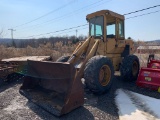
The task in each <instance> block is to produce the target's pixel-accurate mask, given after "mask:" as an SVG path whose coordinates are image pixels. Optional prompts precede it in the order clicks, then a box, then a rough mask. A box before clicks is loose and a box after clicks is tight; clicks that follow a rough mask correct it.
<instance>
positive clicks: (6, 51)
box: [0, 42, 160, 67]
mask: <svg viewBox="0 0 160 120" xmlns="http://www.w3.org/2000/svg"><path fill="white" fill-rule="evenodd" d="M140 45H143V46H145V45H146V46H147V44H145V43H144V42H142V43H139V45H138V46H140ZM76 46H77V45H75V44H69V45H63V43H62V42H56V43H55V44H54V45H53V44H51V43H46V44H45V45H44V44H43V45H42V44H41V45H40V46H39V47H38V48H32V47H30V46H27V47H26V48H14V47H9V48H7V47H5V46H3V45H0V59H6V58H12V57H21V56H51V57H52V59H53V61H55V60H57V59H58V58H59V57H61V56H64V55H70V54H71V53H72V52H73V51H74V49H75V48H76ZM153 53H154V51H151V50H146V51H145V53H141V54H139V53H137V52H136V51H135V55H137V56H138V58H139V61H140V65H141V67H144V66H146V65H147V60H148V56H149V54H153ZM155 58H156V59H160V54H155Z"/></svg>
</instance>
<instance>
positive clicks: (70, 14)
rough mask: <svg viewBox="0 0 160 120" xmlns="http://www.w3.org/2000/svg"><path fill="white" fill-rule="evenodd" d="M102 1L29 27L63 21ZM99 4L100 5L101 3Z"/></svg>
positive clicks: (100, 0)
mask: <svg viewBox="0 0 160 120" xmlns="http://www.w3.org/2000/svg"><path fill="white" fill-rule="evenodd" d="M102 1H104V0H99V1H97V2H94V3H92V4H89V5H86V6H84V7H82V8H80V9H77V10H74V11H73V12H69V13H68V14H65V15H62V16H59V17H57V18H53V19H50V20H47V21H45V22H42V23H39V24H36V25H32V26H30V27H39V26H41V25H44V24H46V23H49V22H53V21H56V20H58V21H59V20H61V19H64V18H66V17H69V16H72V15H74V14H75V13H76V12H78V11H81V10H83V9H85V8H88V7H90V6H93V5H95V4H97V3H100V2H102ZM109 1H112V0H108V1H106V2H109ZM106 2H103V4H104V3H106ZM101 4H102V3H101ZM101 4H99V5H101ZM99 5H96V6H99ZM96 6H95V7H96ZM92 8H93V7H92Z"/></svg>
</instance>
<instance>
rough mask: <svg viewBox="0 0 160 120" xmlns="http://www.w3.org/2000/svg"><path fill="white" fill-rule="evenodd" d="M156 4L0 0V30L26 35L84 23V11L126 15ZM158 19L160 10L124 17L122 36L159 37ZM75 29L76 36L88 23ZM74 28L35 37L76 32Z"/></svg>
mask: <svg viewBox="0 0 160 120" xmlns="http://www.w3.org/2000/svg"><path fill="white" fill-rule="evenodd" d="M155 5H160V0H0V15H1V16H0V29H3V30H4V37H5V38H10V37H11V35H10V31H9V30H8V29H9V28H13V29H15V30H16V31H15V32H14V38H26V37H28V36H32V35H39V34H43V33H48V32H54V31H57V30H62V29H66V28H70V27H75V26H79V25H83V24H86V23H87V22H86V15H87V14H89V13H92V12H95V11H99V10H102V9H109V10H111V11H114V12H117V13H119V14H125V13H129V12H132V11H136V10H140V9H143V8H147V7H151V6H155ZM159 10H160V7H156V8H153V9H149V10H146V11H143V12H138V13H136V14H131V15H126V16H125V18H129V17H133V16H136V15H141V14H146V13H150V12H155V11H159ZM49 12H50V13H49ZM47 13H49V14H47ZM43 15H45V16H43ZM42 16H43V17H42ZM39 17H41V18H40V19H38V20H35V19H37V18H39ZM30 21H33V22H30ZM159 21H160V12H156V13H153V14H149V15H144V16H141V17H136V18H132V19H126V21H125V36H126V38H127V37H132V38H133V39H135V40H138V39H140V40H155V39H160V22H159ZM76 29H77V30H78V35H80V34H83V35H87V34H88V28H87V26H84V27H79V28H76ZM76 29H72V30H68V31H64V32H59V33H54V34H45V35H40V36H37V37H49V36H57V35H60V36H63V35H75V34H76V32H75V30H76ZM35 37H36V36H35Z"/></svg>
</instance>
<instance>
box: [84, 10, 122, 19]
mask: <svg viewBox="0 0 160 120" xmlns="http://www.w3.org/2000/svg"><path fill="white" fill-rule="evenodd" d="M103 14H106V15H110V16H112V17H116V18H119V19H122V20H124V15H120V14H118V13H115V12H112V11H110V10H101V11H97V12H94V13H91V14H88V15H87V16H86V19H91V18H93V17H95V16H100V15H103Z"/></svg>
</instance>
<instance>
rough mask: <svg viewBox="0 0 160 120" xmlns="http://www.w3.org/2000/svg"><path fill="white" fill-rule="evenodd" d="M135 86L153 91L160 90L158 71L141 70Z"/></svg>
mask: <svg viewBox="0 0 160 120" xmlns="http://www.w3.org/2000/svg"><path fill="white" fill-rule="evenodd" d="M136 84H137V86H140V87H145V88H149V89H153V90H158V89H160V69H154V68H144V67H143V68H141V70H140V72H139V75H138V79H137V81H136Z"/></svg>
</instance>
